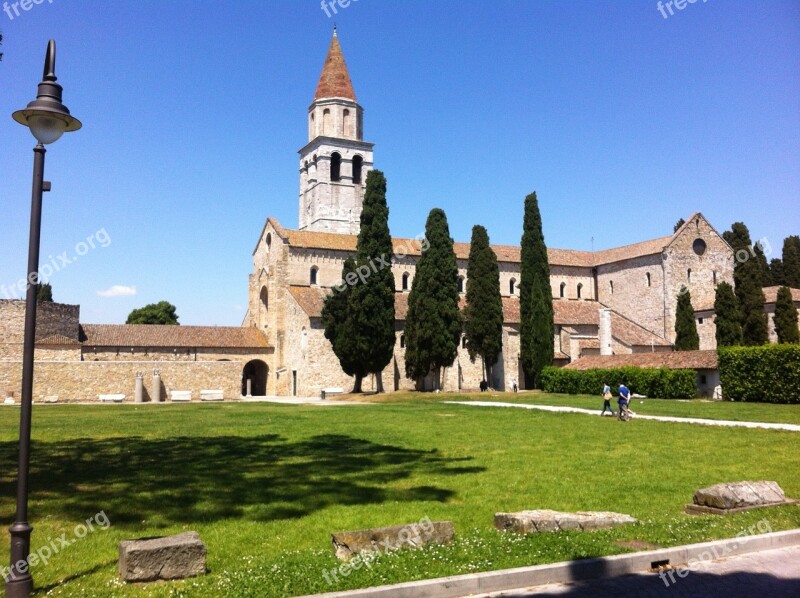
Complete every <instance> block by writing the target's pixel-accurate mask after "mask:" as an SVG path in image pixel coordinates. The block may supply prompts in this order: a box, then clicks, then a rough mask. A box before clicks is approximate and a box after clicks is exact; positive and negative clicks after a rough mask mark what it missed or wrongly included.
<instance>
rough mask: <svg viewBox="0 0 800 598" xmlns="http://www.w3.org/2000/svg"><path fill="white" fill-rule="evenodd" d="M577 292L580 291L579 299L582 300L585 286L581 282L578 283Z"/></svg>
mask: <svg viewBox="0 0 800 598" xmlns="http://www.w3.org/2000/svg"><path fill="white" fill-rule="evenodd" d="M576 290H577V291H578V299H580V298H581V291H582V290H583V284H582V283H580V282H579V283H578V288H577V289H576Z"/></svg>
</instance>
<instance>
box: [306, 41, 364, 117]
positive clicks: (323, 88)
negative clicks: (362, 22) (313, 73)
mask: <svg viewBox="0 0 800 598" xmlns="http://www.w3.org/2000/svg"><path fill="white" fill-rule="evenodd" d="M322 98H347V99H348V100H353V101H354V102H355V101H356V92H355V91H354V90H353V83H352V82H351V81H350V73H348V72H347V65H346V64H345V62H344V54H342V47H341V46H340V45H339V38H338V36H337V35H336V31H335V30H334V32H333V39H332V40H331V45H330V47H329V48H328V55H327V56H326V57H325V65H324V66H323V67H322V74H321V75H320V77H319V83H317V91H316V92H315V93H314V99H315V100H319V99H322Z"/></svg>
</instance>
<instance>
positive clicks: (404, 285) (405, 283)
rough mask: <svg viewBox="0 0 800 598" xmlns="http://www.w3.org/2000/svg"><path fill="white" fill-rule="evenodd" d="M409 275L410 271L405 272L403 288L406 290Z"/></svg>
mask: <svg viewBox="0 0 800 598" xmlns="http://www.w3.org/2000/svg"><path fill="white" fill-rule="evenodd" d="M409 276H410V275H409V274H408V272H405V273H404V274H403V290H404V291H407V290H408V279H409Z"/></svg>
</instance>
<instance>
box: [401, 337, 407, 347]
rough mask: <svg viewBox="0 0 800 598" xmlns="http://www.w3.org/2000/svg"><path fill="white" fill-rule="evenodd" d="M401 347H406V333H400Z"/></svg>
mask: <svg viewBox="0 0 800 598" xmlns="http://www.w3.org/2000/svg"><path fill="white" fill-rule="evenodd" d="M400 348H401V349H405V348H406V335H405V334H401V335H400Z"/></svg>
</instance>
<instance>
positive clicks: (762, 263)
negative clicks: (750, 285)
mask: <svg viewBox="0 0 800 598" xmlns="http://www.w3.org/2000/svg"><path fill="white" fill-rule="evenodd" d="M753 253H754V254H755V256H754V257H755V261H756V265H757V266H758V273H759V281H760V283H761V287H762V288H763V287H768V286H772V274H771V273H770V271H769V264H768V263H767V256H766V255H765V254H764V248H763V247H762V246H761V242H760V241H757V242H756V244H755V245H754V246H753Z"/></svg>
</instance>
